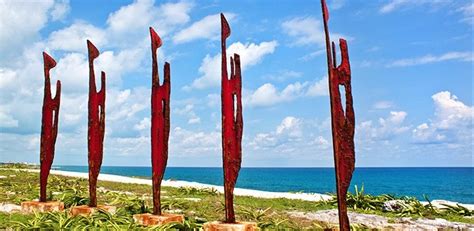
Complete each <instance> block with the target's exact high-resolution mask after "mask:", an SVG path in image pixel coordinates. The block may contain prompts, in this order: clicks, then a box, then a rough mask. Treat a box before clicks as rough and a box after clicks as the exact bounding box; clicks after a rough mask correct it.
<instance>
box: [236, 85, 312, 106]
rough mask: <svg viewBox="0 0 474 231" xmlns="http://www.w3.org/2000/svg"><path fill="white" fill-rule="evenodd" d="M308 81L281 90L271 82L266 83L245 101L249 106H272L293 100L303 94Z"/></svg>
mask: <svg viewBox="0 0 474 231" xmlns="http://www.w3.org/2000/svg"><path fill="white" fill-rule="evenodd" d="M306 86H307V83H303V84H301V83H299V82H296V83H293V84H289V85H288V86H286V87H285V88H284V89H283V90H282V91H281V92H279V91H278V90H277V89H276V88H275V86H273V84H271V83H266V84H263V85H262V86H260V87H259V88H258V89H257V90H255V91H254V92H253V93H252V94H250V96H248V98H246V99H245V100H244V101H245V102H244V103H245V104H246V105H249V106H253V107H259V106H272V105H275V104H278V103H281V102H288V101H292V100H293V99H295V98H297V97H299V96H301V95H303V93H304V89H305V88H306Z"/></svg>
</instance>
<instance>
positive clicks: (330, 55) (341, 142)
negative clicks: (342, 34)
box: [321, 0, 355, 230]
mask: <svg viewBox="0 0 474 231" xmlns="http://www.w3.org/2000/svg"><path fill="white" fill-rule="evenodd" d="M321 6H322V10H323V19H324V32H325V34H326V53H327V62H328V75H329V78H328V79H329V96H330V102H331V126H332V142H333V151H334V163H335V169H336V190H337V205H338V209H339V227H340V230H349V228H350V226H349V218H348V217H347V205H346V196H347V190H348V188H349V185H350V183H351V179H352V173H353V172H354V166H355V151H354V128H355V118H354V108H353V106H352V92H351V67H350V64H349V52H348V50H347V42H346V40H344V39H342V38H341V39H339V46H340V50H341V64H339V66H337V60H336V46H335V44H334V42H332V46H331V40H330V38H329V29H328V20H329V12H328V9H327V6H326V2H325V0H321ZM340 86H343V87H344V90H345V96H344V97H345V101H346V105H344V108H345V110H344V108H343V105H342V103H341V94H340V92H339V87H340Z"/></svg>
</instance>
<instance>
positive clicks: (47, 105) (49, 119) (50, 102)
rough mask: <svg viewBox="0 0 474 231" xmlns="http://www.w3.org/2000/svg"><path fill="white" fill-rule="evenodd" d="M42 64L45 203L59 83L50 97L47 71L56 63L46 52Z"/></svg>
mask: <svg viewBox="0 0 474 231" xmlns="http://www.w3.org/2000/svg"><path fill="white" fill-rule="evenodd" d="M43 62H44V98H43V114H42V115H43V117H42V119H41V146H40V163H41V170H40V199H39V201H40V202H46V184H47V183H48V176H49V171H50V170H51V165H52V164H53V158H54V146H55V145H56V137H57V136H58V120H59V103H60V101H61V81H59V80H58V81H57V82H56V95H55V96H54V98H52V97H51V83H50V78H49V70H51V69H53V68H54V67H55V66H56V61H55V60H54V59H53V58H51V56H49V55H48V54H47V53H46V52H43Z"/></svg>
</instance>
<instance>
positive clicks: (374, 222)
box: [288, 209, 474, 230]
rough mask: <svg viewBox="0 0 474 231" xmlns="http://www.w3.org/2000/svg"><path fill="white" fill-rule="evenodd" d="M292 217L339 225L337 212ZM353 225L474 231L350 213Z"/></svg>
mask: <svg viewBox="0 0 474 231" xmlns="http://www.w3.org/2000/svg"><path fill="white" fill-rule="evenodd" d="M288 214H289V215H290V216H292V217H297V218H300V219H307V220H310V221H317V222H323V223H329V224H335V225H337V223H338V216H337V210H336V209H331V210H322V211H317V212H289V213H288ZM348 216H349V220H350V222H351V224H361V225H363V226H365V227H367V228H369V229H383V230H474V225H472V224H466V223H459V222H451V221H447V220H445V219H440V218H436V219H426V218H418V219H413V218H407V217H403V218H387V217H383V216H379V215H372V214H360V213H354V212H349V213H348Z"/></svg>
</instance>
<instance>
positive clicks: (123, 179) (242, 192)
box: [26, 169, 331, 201]
mask: <svg viewBox="0 0 474 231" xmlns="http://www.w3.org/2000/svg"><path fill="white" fill-rule="evenodd" d="M26 171H30V172H39V170H36V169H27V170H26ZM51 174H54V175H61V176H69V177H78V178H86V179H87V178H88V177H89V174H88V173H83V172H69V171H61V170H51ZM99 180H101V181H110V182H119V183H130V184H145V185H152V184H151V180H149V179H139V178H133V177H127V176H118V175H111V174H103V173H101V174H99ZM161 185H162V186H168V187H176V188H179V187H192V188H198V189H204V188H208V189H215V190H217V191H218V192H219V193H224V187H223V186H217V185H210V184H202V183H197V182H188V181H180V180H163V181H162V183H161ZM234 195H236V196H251V197H258V198H287V199H295V200H304V201H321V200H329V199H331V196H329V195H325V194H319V193H286V192H268V191H260V190H253V189H243V188H235V190H234Z"/></svg>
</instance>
